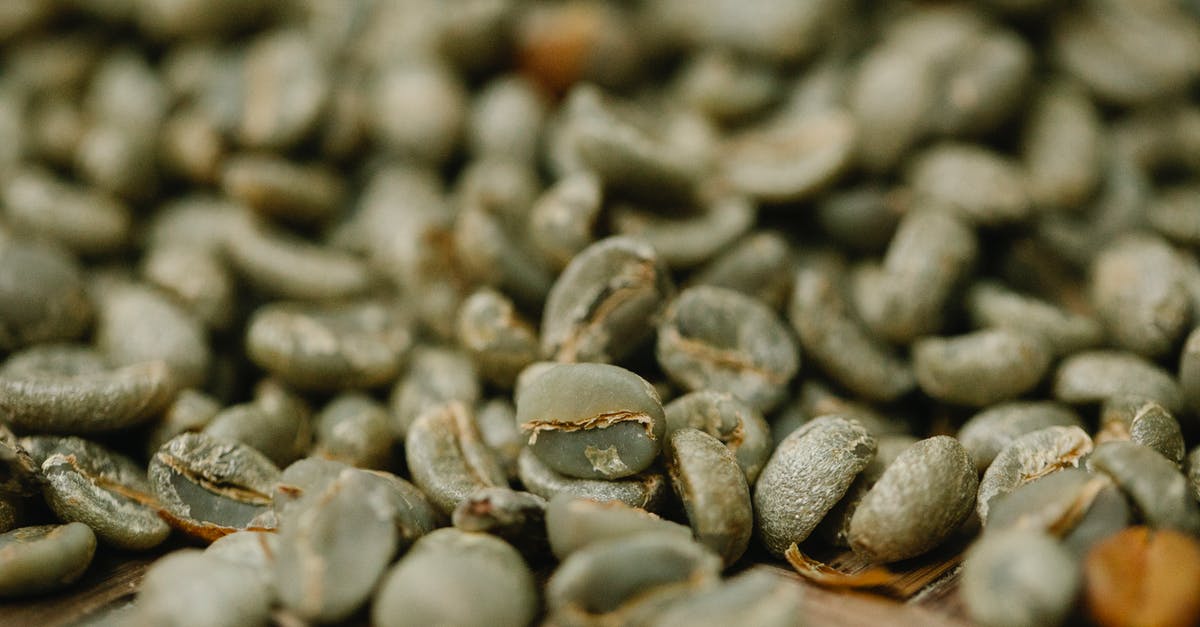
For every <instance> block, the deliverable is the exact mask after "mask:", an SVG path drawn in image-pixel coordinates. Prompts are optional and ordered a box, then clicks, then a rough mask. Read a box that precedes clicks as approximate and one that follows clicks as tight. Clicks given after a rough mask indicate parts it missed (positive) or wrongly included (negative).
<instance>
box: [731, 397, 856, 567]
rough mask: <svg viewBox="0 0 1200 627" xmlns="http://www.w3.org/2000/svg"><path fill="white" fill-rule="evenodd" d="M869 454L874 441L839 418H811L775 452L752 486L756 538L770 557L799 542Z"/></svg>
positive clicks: (852, 424)
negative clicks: (757, 529) (757, 528)
mask: <svg viewBox="0 0 1200 627" xmlns="http://www.w3.org/2000/svg"><path fill="white" fill-rule="evenodd" d="M874 455H875V438H873V437H872V436H871V434H870V433H868V432H867V430H866V429H864V428H863V427H862V425H860V424H858V423H857V422H853V421H851V420H847V419H845V418H842V417H839V416H832V415H831V416H823V417H820V418H815V419H813V420H812V421H810V422H808V423H806V424H805V425H804V426H802V427H800V428H799V429H797V430H795V431H793V432H792V433H791V434H790V435H788V436H787V438H785V439H784V440H783V441H781V442H780V443H779V445H778V446H777V447H776V448H775V452H774V453H772V454H771V459H770V460H768V461H767V465H766V466H765V467H764V468H763V471H762V474H760V475H759V477H758V482H757V483H756V484H755V486H754V512H755V515H756V516H757V517H758V527H759V535H760V537H761V539H762V541H763V544H765V545H766V547H767V549H768V550H769V551H771V553H772V554H774V555H777V556H779V555H783V552H784V551H786V550H787V548H788V546H789V545H791V544H792V543H794V542H795V543H799V542H803V541H804V540H805V539H807V538H808V536H809V534H811V533H812V532H813V530H814V529H816V527H817V523H819V522H821V519H822V518H824V517H825V514H826V513H828V512H829V510H830V509H832V508H833V506H834V505H835V504H837V502H838V500H839V499H841V498H842V496H843V495H844V494H845V493H846V490H847V489H849V487H850V484H851V483H852V482H853V481H854V478H855V477H856V476H858V473H860V472H862V470H863V469H864V468H866V466H867V464H868V463H869V462H870V461H871V458H872V457H874Z"/></svg>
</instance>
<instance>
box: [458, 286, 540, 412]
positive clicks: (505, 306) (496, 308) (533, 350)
mask: <svg viewBox="0 0 1200 627" xmlns="http://www.w3.org/2000/svg"><path fill="white" fill-rule="evenodd" d="M457 331H458V341H459V342H460V343H461V344H462V345H463V348H465V349H466V350H467V351H469V352H470V353H471V357H472V358H473V360H474V361H475V366H476V368H477V369H478V370H479V374H480V375H481V376H483V377H484V378H485V379H487V380H488V381H490V382H492V383H494V384H495V385H498V386H500V387H505V388H507V387H511V386H512V385H513V383H514V382H515V381H516V378H517V375H518V374H520V372H521V370H522V369H524V368H525V366H528V365H529V364H531V363H533V362H534V361H536V360H537V358H538V354H539V349H538V341H537V332H536V331H535V330H534V329H533V327H532V326H530V325H529V323H528V322H526V321H525V320H524V318H522V317H521V315H520V314H519V313H517V311H516V307H515V306H514V305H513V303H512V301H511V300H509V299H508V298H507V297H506V296H504V295H503V294H501V293H500V292H497V291H495V290H493V289H490V288H483V289H481V290H479V291H477V292H475V293H474V294H472V295H471V296H469V297H468V298H467V299H466V300H465V301H463V304H462V307H460V308H459V310H458V328H457Z"/></svg>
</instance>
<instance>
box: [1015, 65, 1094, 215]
mask: <svg viewBox="0 0 1200 627" xmlns="http://www.w3.org/2000/svg"><path fill="white" fill-rule="evenodd" d="M1102 124H1103V121H1102V120H1101V117H1100V112H1099V111H1097V109H1096V106H1095V105H1094V104H1093V103H1092V101H1091V100H1090V99H1089V98H1088V95H1087V93H1086V92H1085V91H1084V90H1082V89H1080V88H1079V87H1078V86H1076V85H1074V84H1072V83H1068V82H1065V81H1055V82H1051V83H1049V84H1047V85H1046V86H1045V87H1042V88H1041V89H1040V90H1038V94H1037V96H1036V97H1035V99H1034V101H1033V105H1032V108H1031V110H1030V112H1029V117H1028V118H1027V119H1026V121H1025V125H1024V130H1023V132H1022V156H1023V161H1024V163H1025V172H1026V176H1027V177H1028V179H1029V195H1030V197H1032V198H1033V201H1034V203H1035V204H1036V205H1037V206H1039V207H1052V208H1055V209H1075V208H1077V207H1079V206H1080V205H1082V204H1083V203H1084V202H1085V201H1086V200H1088V198H1090V197H1091V194H1092V192H1093V191H1094V190H1095V189H1096V186H1097V183H1098V182H1099V180H1100V176H1101V170H1100V159H1099V155H1100V153H1101V147H1102V144H1103V141H1104V135H1103V132H1104V131H1103V127H1102Z"/></svg>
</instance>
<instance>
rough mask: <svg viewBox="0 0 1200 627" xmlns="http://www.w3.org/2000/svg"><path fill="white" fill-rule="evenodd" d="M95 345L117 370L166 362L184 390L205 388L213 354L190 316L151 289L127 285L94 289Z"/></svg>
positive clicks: (102, 285) (100, 284)
mask: <svg viewBox="0 0 1200 627" xmlns="http://www.w3.org/2000/svg"><path fill="white" fill-rule="evenodd" d="M95 288H96V289H95V291H96V292H97V294H96V297H95V301H96V346H97V347H98V348H99V349H100V350H101V351H102V352H104V354H105V355H106V356H107V357H108V360H109V361H110V362H111V363H112V364H113V365H114V366H131V365H133V364H140V363H143V362H150V361H155V360H161V361H164V362H166V364H167V365H168V366H170V367H171V374H172V375H173V377H174V379H175V381H176V383H178V384H179V385H180V386H181V387H201V386H202V385H203V384H204V382H205V381H206V380H207V379H208V368H209V364H210V362H211V360H212V354H211V351H210V349H209V346H208V334H207V332H206V331H205V329H204V327H203V325H201V324H200V322H199V321H198V320H197V319H196V318H194V317H193V316H192V315H191V314H190V313H188V312H187V311H185V310H184V309H183V308H181V307H179V306H178V305H176V304H175V303H174V302H172V301H170V300H168V299H167V298H166V297H165V296H164V295H162V294H160V293H159V292H157V291H156V290H154V289H152V288H151V287H149V286H147V285H144V284H140V283H131V282H123V281H107V280H105V281H100V282H98V285H96V286H95Z"/></svg>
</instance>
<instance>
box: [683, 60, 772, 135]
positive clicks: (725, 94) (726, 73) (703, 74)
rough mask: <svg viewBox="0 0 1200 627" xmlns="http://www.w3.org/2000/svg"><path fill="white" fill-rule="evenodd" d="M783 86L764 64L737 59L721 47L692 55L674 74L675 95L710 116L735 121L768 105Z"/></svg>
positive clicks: (724, 120) (770, 68)
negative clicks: (684, 65)
mask: <svg viewBox="0 0 1200 627" xmlns="http://www.w3.org/2000/svg"><path fill="white" fill-rule="evenodd" d="M782 87H783V85H782V84H781V81H780V80H779V76H778V74H777V73H776V72H775V71H774V70H773V68H772V67H771V66H770V65H768V64H765V63H756V62H754V61H749V60H745V59H741V58H739V57H737V56H736V55H734V54H732V53H731V52H728V51H725V50H705V51H702V52H700V53H699V54H697V55H695V56H694V57H693V58H692V59H691V60H690V61H689V62H688V64H687V66H686V67H684V68H683V69H681V70H680V71H679V74H678V78H677V82H676V85H675V89H676V91H677V92H678V97H679V98H680V99H681V100H683V101H684V102H686V103H688V104H689V105H691V106H693V107H695V108H696V109H698V110H699V111H701V112H703V113H704V114H705V115H707V116H708V117H710V118H713V119H715V120H718V121H721V122H736V121H738V120H739V119H745V118H748V117H750V116H752V115H753V114H755V113H757V112H759V111H761V110H762V109H764V108H765V107H767V106H769V105H770V104H772V103H773V102H774V101H775V100H776V98H777V97H778V96H779V93H780V92H781V91H782V89H781V88H782Z"/></svg>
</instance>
